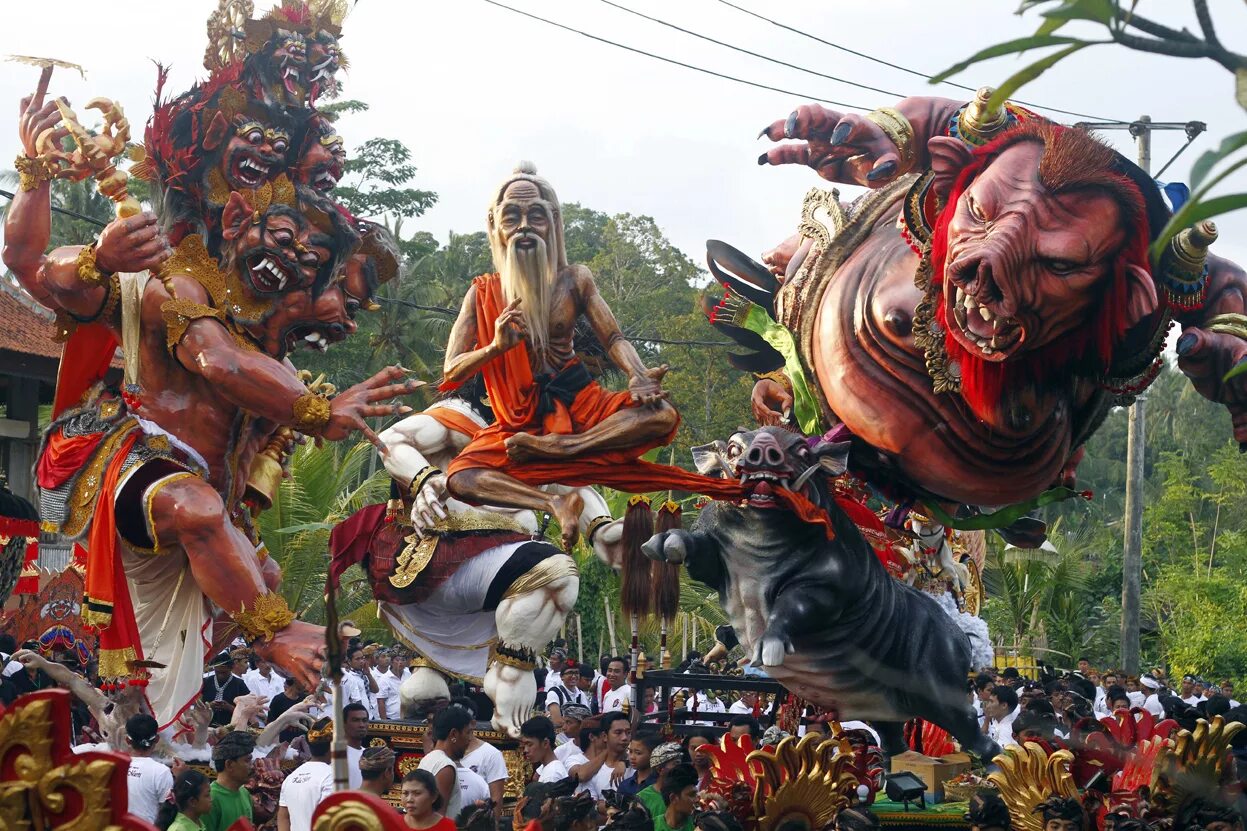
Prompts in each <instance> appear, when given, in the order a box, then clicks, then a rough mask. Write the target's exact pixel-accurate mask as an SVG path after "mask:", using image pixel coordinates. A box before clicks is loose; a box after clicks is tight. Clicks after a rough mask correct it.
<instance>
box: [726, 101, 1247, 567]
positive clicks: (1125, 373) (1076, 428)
mask: <svg viewBox="0 0 1247 831" xmlns="http://www.w3.org/2000/svg"><path fill="white" fill-rule="evenodd" d="M987 102H988V97H987V94H986V92H985V91H981V92H980V94H979V96H978V97H976V99H975V101H973V102H971V103H969V104H964V105H963V104H962V103H960V102H956V101H949V100H945V99H933V98H909V99H905V100H903V101H901V102H900V103H899V104H897V105H896V106H895V108H883V109H880V110H876V111H874V112H872V113H869V114H867V115H865V116H858V115H854V114H848V115H842V114H841V113H837V112H834V111H831V110H828V109H825V108H823V107H820V106H814V105H811V106H803V107H801V108H799V109H798V110H797V111H796V112H794V113H792V115H791V116H790V117H789V118H787V119H782V120H779V121H777V122H775V123H774V124H771V125H770V126H769V127H767V128H766V129H765V130H764V131H763V133H764V135H765V136H766V137H768V138H769V139H771V140H774V141H780V140H783V139H796V140H797V141H794V142H790V143H786V144H782V145H780V146H777V147H774V148H772V149H770V150H769V151H767V152H766V153H763V154H762V156H761V157H759V159H758V163H759V164H763V165H765V164H773V165H781V164H805V165H808V166H809V167H811V168H813V169H814V170H815V171H816V172H817V173H818V174H819V176H821V177H822V178H824V179H827V180H829V181H833V182H842V183H848V184H857V185H864V186H866V187H867V188H870V189H871V190H870V191H869V192H868V193H867V194H866V195H865V196H863V197H861V198H860V199H858V200H857V201H856V202H854V203H853V204H852V205H841V204H840V203H839V202H838V200H837V194H836V191H834V190H833V191H831V192H830V193H827V192H824V191H817V190H816V191H813V192H812V193H811V194H810V195H809V196H808V197H807V200H806V206H805V212H804V216H803V219H802V223H801V226H800V229H801V233H799V234H798V235H796V236H795V237H793V238H792V239H790V240H788V241H786V242H785V243H784V244H782V245H780V246H779V247H778V248H776V249H774V250H773V251H771V252H768V254H767V255H766V256H765V257H764V261H765V263H766V265H765V266H764V265H762V264H759V263H754V262H752V261H750V260H748V259H747V258H745V257H743V255H740V254H739V252H736V251H735V250H734V249H731V248H730V247H729V246H725V245H723V244H722V243H713V242H712V243H711V267H712V270H714V272H715V273H716V275H717V276H719V277H720V278H721V279H722V280H723V282H724V283H725V285H727V286H728V289H729V293H728V297H727V298H726V300H725V302H724V303H723V304H721V305H720V306H719V308H718V309H717V310H716V312H715V313H714V316H713V317H714V320H715V322H716V323H717V324H718V325H719V326H720V328H721V329H723V330H724V331H726V332H727V333H729V334H731V335H733V336H735V337H736V338H737V339H738V340H739V341H741V342H742V343H746V344H748V345H749V346H750V347H751V348H753V349H754V352H753V354H750V355H746V356H738V357H737V359H736V360H737V363H738V365H739V366H741V367H742V368H747V369H750V370H753V371H755V372H756V373H757V374H758V376H759V381H758V383H757V384H756V386H755V389H754V396H753V407H754V413H755V416H756V417H757V418H758V419H759V421H760V422H762V423H765V424H778V423H783V422H787V423H790V424H793V425H794V426H798V427H800V428H801V429H802V430H803V431H805V432H807V433H820V434H821V433H823V432H824V431H827V430H829V429H837V430H838V431H839V432H840V433H841V434H844V435H849V436H851V437H852V441H853V446H854V447H853V456H852V464H853V471H854V473H858V474H860V475H861V476H862V477H863V478H865V479H866V480H867V481H869V482H870V484H871V485H873V486H874V487H875V488H877V489H878V490H879V491H881V492H883V493H885V494H886V495H888V496H889V497H890V498H892V499H894V500H895V501H896V502H899V503H914V502H917V503H925V504H926V505H927V506H928V507H930V508H931V509H932V510H933V511H934V512H935V513H936V516H939V517H941V518H943V519H945V521H946V524H951V525H956V526H958V527H979V528H984V527H996V528H1000V529H1001V530H1002V532H1003V533H1004V534H1005V535H1006V536H1007V537H1009V538H1010V539H1013V540H1015V541H1018V542H1019V543H1022V544H1028V545H1037V544H1038V543H1039V541H1041V539H1042V527H1041V526H1040V525H1039V524H1038V523H1037V522H1035V521H1034V520H1028V519H1027V518H1026V517H1025V514H1026V513H1027V510H1028V509H1029V508H1033V507H1034V506H1035V505H1037V504H1041V503H1042V502H1044V501H1046V499H1045V497H1044V496H1043V495H1044V494H1045V492H1049V493H1051V494H1052V495H1056V494H1057V493H1062V494H1064V495H1069V494H1071V493H1072V491H1071V490H1069V489H1070V488H1072V487H1073V485H1074V473H1075V468H1076V466H1077V463H1078V460H1079V459H1080V457H1081V454H1082V447H1083V444H1084V442H1085V441H1086V440H1087V438H1088V437H1089V436H1090V435H1091V434H1092V433H1093V432H1094V431H1095V429H1096V428H1097V427H1098V426H1099V424H1100V423H1101V422H1102V421H1103V419H1104V417H1105V415H1106V414H1107V412H1108V411H1109V409H1110V408H1111V407H1113V406H1114V405H1120V404H1122V403H1125V402H1128V401H1130V400H1132V399H1133V397H1134V396H1135V395H1137V394H1138V393H1139V392H1141V391H1142V390H1143V389H1145V388H1146V386H1147V385H1148V384H1149V383H1150V382H1151V380H1152V379H1153V378H1154V377H1155V375H1156V373H1157V371H1158V370H1159V368H1160V366H1161V360H1162V359H1161V357H1160V352H1161V349H1162V348H1163V346H1164V342H1165V336H1166V333H1167V332H1168V331H1169V329H1170V327H1171V325H1172V324H1173V323H1174V322H1178V323H1180V324H1181V325H1182V326H1183V328H1184V333H1183V335H1182V337H1181V338H1180V339H1179V341H1178V356H1179V357H1178V362H1179V366H1180V367H1181V368H1182V370H1183V371H1184V372H1185V373H1186V374H1187V375H1188V376H1190V378H1191V379H1192V381H1193V382H1194V384H1195V386H1196V388H1197V389H1198V390H1199V392H1201V393H1202V394H1203V395H1205V396H1207V397H1208V398H1210V399H1212V400H1214V401H1218V402H1221V403H1223V404H1225V405H1226V406H1227V407H1228V408H1229V410H1230V413H1231V416H1232V418H1233V427H1234V435H1235V438H1236V439H1238V440H1239V441H1240V442H1247V387H1244V384H1245V383H1247V382H1245V381H1244V380H1243V379H1242V378H1241V377H1240V378H1239V379H1237V380H1232V381H1229V382H1225V381H1223V380H1222V377H1223V376H1224V375H1225V373H1226V372H1227V371H1228V370H1229V369H1230V368H1231V367H1233V366H1234V365H1235V364H1236V363H1237V362H1239V361H1241V360H1242V359H1243V358H1244V357H1247V342H1245V341H1244V340H1243V339H1242V338H1241V337H1240V336H1239V335H1238V334H1235V332H1236V331H1242V327H1241V326H1240V325H1238V324H1239V323H1241V322H1243V318H1242V315H1243V313H1244V312H1247V309H1245V308H1244V305H1245V304H1244V301H1243V297H1244V290H1245V289H1247V279H1245V277H1244V274H1243V271H1242V270H1241V269H1240V268H1238V267H1237V266H1235V265H1234V264H1232V263H1229V262H1226V261H1225V260H1221V259H1218V258H1216V257H1213V256H1208V255H1207V245H1208V243H1209V242H1211V240H1212V239H1213V238H1215V229H1213V228H1211V227H1210V223H1208V224H1205V225H1203V226H1198V227H1196V228H1194V229H1188V230H1187V231H1185V232H1183V233H1182V234H1181V235H1180V236H1179V237H1178V238H1177V239H1175V240H1174V241H1173V243H1172V244H1171V245H1170V246H1169V247H1168V249H1167V251H1166V254H1165V256H1164V257H1162V258H1160V259H1159V260H1158V261H1157V262H1150V261H1149V258H1148V245H1149V242H1150V241H1151V240H1152V239H1153V238H1155V236H1156V235H1157V234H1158V232H1159V231H1160V229H1161V228H1162V226H1163V225H1164V224H1165V222H1166V220H1167V218H1168V210H1167V208H1166V206H1165V204H1164V202H1163V201H1162V198H1161V195H1160V192H1159V190H1158V188H1157V186H1156V184H1155V183H1154V182H1153V181H1152V180H1151V179H1150V178H1149V177H1148V176H1147V175H1146V174H1145V173H1144V172H1143V171H1142V170H1141V169H1139V168H1138V167H1137V166H1135V165H1134V164H1132V163H1131V162H1129V161H1128V160H1126V159H1125V158H1123V157H1122V156H1121V155H1119V154H1117V153H1116V152H1114V151H1113V150H1111V149H1110V148H1108V147H1107V146H1106V145H1104V144H1102V143H1101V142H1100V141H1098V140H1097V139H1096V138H1095V137H1094V136H1092V135H1090V134H1089V133H1087V132H1086V131H1084V130H1082V129H1076V128H1068V127H1063V126H1059V125H1055V124H1051V123H1049V122H1047V121H1044V120H1043V119H1040V118H1038V117H1036V116H1035V115H1034V114H1032V113H1029V112H1027V111H1025V110H1023V109H1021V108H1018V107H1014V106H1013V105H1012V104H1009V105H1006V106H1005V107H1004V108H1002V109H1001V110H999V111H997V112H994V113H993V112H989V111H988V109H987ZM777 335H778V336H777ZM775 344H779V345H780V348H778V349H777V348H775V346H774V345H775ZM1001 506H1013V507H1011V508H1010V509H1009V510H1005V511H999V510H998V509H999V508H1000V507H1001ZM993 512H994V513H995V516H993V517H988V516H987V514H989V513H993Z"/></svg>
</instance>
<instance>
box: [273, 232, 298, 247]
mask: <svg viewBox="0 0 1247 831" xmlns="http://www.w3.org/2000/svg"><path fill="white" fill-rule="evenodd" d="M273 239H274V241H276V243H277V244H278V245H289V244H290V243H292V242H294V234H292V233H291V232H289V231H286V230H284V229H279V230H276V231H274V232H273Z"/></svg>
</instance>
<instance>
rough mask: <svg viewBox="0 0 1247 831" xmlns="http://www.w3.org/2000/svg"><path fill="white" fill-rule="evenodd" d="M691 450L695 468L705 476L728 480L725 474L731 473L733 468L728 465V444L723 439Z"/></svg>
mask: <svg viewBox="0 0 1247 831" xmlns="http://www.w3.org/2000/svg"><path fill="white" fill-rule="evenodd" d="M689 449H690V452H691V453H692V454H693V466H694V467H695V468H697V472H698V473H700V474H702V475H703V476H718V477H720V478H727V477H725V476H724V474H725V473H727V474H730V473H731V468H730V467H729V466H728V464H727V442H725V441H723V440H722V439H715V440H714V441H712V442H710V443H709V444H701V445H698V446H697V447H692V448H689Z"/></svg>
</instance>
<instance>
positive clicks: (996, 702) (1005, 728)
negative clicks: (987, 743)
mask: <svg viewBox="0 0 1247 831" xmlns="http://www.w3.org/2000/svg"><path fill="white" fill-rule="evenodd" d="M983 712H984V713H985V714H986V715H987V717H988V719H989V723H988V730H987V734H988V736H990V737H991V739H992V741H994V742H996V744H998V745H1000V747H1001V748H1005V747H1008V746H1009V745H1011V744H1017V742H1016V741H1015V740H1014V738H1013V722H1014V721H1016V720H1017V717H1018V713H1019V712H1021V707H1019V706H1018V694H1017V692H1016V691H1015V690H1014V689H1013V688H1012V687H1010V686H1008V685H1007V684H997V685H996V686H995V687H993V688H992V694H991V696H990V697H989V698H988V699H987V701H986V703H985V704H984V705H983Z"/></svg>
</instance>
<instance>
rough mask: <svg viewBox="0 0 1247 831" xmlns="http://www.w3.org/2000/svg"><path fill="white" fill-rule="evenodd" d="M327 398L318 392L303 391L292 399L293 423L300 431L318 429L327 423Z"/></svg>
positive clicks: (329, 413) (306, 431)
mask: <svg viewBox="0 0 1247 831" xmlns="http://www.w3.org/2000/svg"><path fill="white" fill-rule="evenodd" d="M331 412H332V411H331V410H330V409H329V399H328V398H326V397H325V396H323V395H321V394H320V393H318V392H305V393H303V394H302V395H300V396H299V397H298V398H296V399H295V400H294V424H293V425H291V426H293V427H294V428H295V429H296V430H298V431H299V432H300V433H310V432H313V431H315V430H319V429H320V428H321V427H324V426H325V425H326V424H328V423H329V416H330V415H331Z"/></svg>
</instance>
